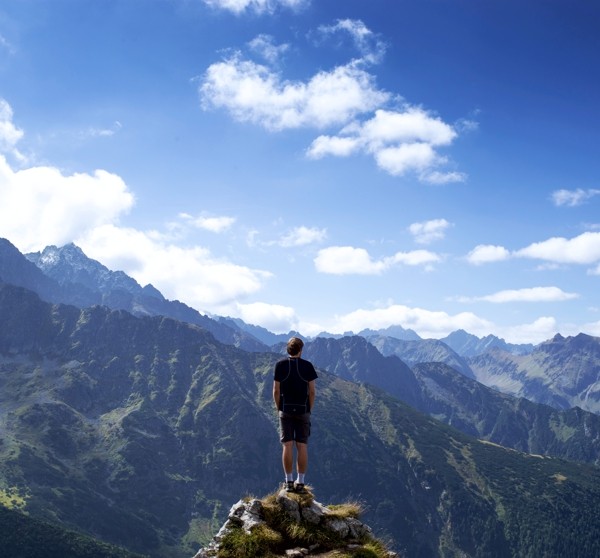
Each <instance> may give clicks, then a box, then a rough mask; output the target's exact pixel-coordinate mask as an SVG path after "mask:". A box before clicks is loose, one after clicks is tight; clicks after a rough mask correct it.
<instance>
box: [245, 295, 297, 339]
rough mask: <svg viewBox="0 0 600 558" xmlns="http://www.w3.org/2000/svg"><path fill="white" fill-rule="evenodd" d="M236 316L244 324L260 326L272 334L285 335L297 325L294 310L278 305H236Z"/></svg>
mask: <svg viewBox="0 0 600 558" xmlns="http://www.w3.org/2000/svg"><path fill="white" fill-rule="evenodd" d="M236 314H237V316H239V317H240V318H241V319H242V320H244V321H245V322H246V323H248V324H253V325H260V326H262V327H264V328H266V329H268V330H269V331H272V332H274V333H286V332H288V331H290V330H291V329H293V328H294V324H296V323H297V318H296V314H295V312H294V309H293V308H291V307H289V306H283V305H280V304H267V303H265V302H253V303H250V304H237V313H236Z"/></svg>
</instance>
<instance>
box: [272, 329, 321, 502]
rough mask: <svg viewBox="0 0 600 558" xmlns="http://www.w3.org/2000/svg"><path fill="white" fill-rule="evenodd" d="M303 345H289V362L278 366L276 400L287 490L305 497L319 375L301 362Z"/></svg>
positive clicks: (295, 342) (295, 341) (291, 342)
mask: <svg viewBox="0 0 600 558" xmlns="http://www.w3.org/2000/svg"><path fill="white" fill-rule="evenodd" d="M303 347H304V343H303V341H302V339H299V338H298V337H292V338H291V339H290V340H289V341H288V344H287V353H288V355H289V356H288V358H284V359H282V360H280V361H279V362H278V363H277V364H276V365H275V373H274V379H273V400H274V401H275V407H276V409H277V411H278V412H279V426H280V433H281V443H282V445H283V450H282V454H281V461H282V464H283V470H284V472H285V489H286V490H287V491H288V492H294V491H295V492H299V493H304V492H305V488H304V475H305V474H306V468H307V466H308V446H307V444H308V437H309V436H310V411H311V409H312V408H313V404H314V402H315V380H316V379H317V372H316V370H315V367H314V366H313V365H312V363H311V362H309V361H308V360H304V359H303V358H302V349H303ZM294 444H295V445H296V471H297V473H298V477H297V479H296V484H295V485H294V475H293V469H292V467H293V462H294Z"/></svg>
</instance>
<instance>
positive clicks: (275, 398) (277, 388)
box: [273, 380, 280, 411]
mask: <svg viewBox="0 0 600 558" xmlns="http://www.w3.org/2000/svg"><path fill="white" fill-rule="evenodd" d="M279 394H280V385H279V382H276V381H275V380H273V401H274V402H275V409H276V410H277V411H278V410H279Z"/></svg>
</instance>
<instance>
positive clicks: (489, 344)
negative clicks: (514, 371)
mask: <svg viewBox="0 0 600 558" xmlns="http://www.w3.org/2000/svg"><path fill="white" fill-rule="evenodd" d="M440 341H443V342H444V343H446V345H448V346H449V347H450V348H451V349H453V350H454V351H456V352H457V353H458V354H459V355H461V356H462V357H473V356H477V355H480V354H483V353H485V352H487V351H489V350H491V349H501V350H503V351H506V352H509V353H512V354H515V355H525V354H528V353H530V352H531V351H532V350H533V345H531V344H523V345H513V344H511V343H507V342H506V341H504V339H500V338H498V337H496V336H495V335H486V336H485V337H482V338H481V339H480V338H479V337H477V336H476V335H472V334H470V333H467V332H466V331H464V330H463V329H459V330H457V331H454V332H452V333H451V334H450V335H448V336H447V337H444V338H443V339H440Z"/></svg>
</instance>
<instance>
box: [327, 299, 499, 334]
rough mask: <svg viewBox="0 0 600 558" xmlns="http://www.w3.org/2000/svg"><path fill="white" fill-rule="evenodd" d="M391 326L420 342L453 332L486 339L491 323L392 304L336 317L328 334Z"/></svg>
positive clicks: (471, 316) (469, 315)
mask: <svg viewBox="0 0 600 558" xmlns="http://www.w3.org/2000/svg"><path fill="white" fill-rule="evenodd" d="M392 325H401V326H402V327H404V328H410V329H412V330H414V331H416V332H417V333H418V334H419V335H420V336H421V337H423V338H432V337H433V338H440V337H445V336H446V335H448V334H450V333H452V332H453V331H456V330H457V329H464V330H465V331H469V332H472V333H473V334H474V335H477V334H483V335H487V334H488V333H489V332H490V329H491V328H493V324H492V323H491V322H489V321H487V320H484V319H482V318H479V317H478V316H476V315H475V314H473V313H471V312H460V313H459V314H454V315H450V314H448V313H446V312H439V311H438V312H436V311H431V310H425V309H423V308H410V307H408V306H403V305H398V304H392V305H390V306H388V307H386V308H376V309H371V310H364V309H359V310H355V311H353V312H350V313H349V314H345V315H343V316H337V317H336V320H335V324H334V325H333V327H332V329H331V331H332V332H334V333H343V332H345V331H355V332H356V331H361V330H363V329H365V328H370V329H383V328H387V327H389V326H392Z"/></svg>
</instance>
